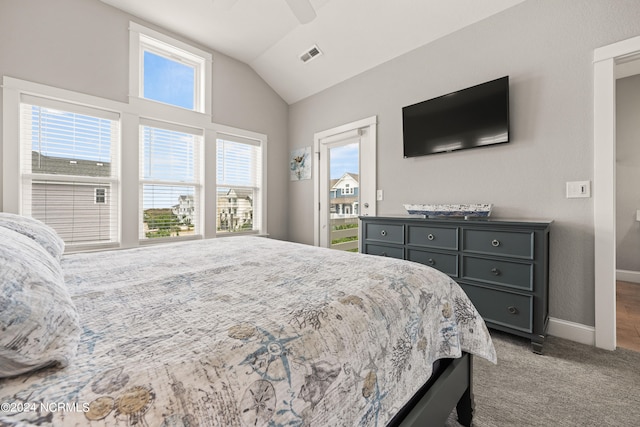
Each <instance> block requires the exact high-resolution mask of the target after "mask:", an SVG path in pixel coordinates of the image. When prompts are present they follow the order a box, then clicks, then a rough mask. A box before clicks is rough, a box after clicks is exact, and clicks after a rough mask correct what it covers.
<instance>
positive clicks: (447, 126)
mask: <svg viewBox="0 0 640 427" xmlns="http://www.w3.org/2000/svg"><path fill="white" fill-rule="evenodd" d="M402 130H403V147H404V157H417V156H424V155H427V154H436V153H445V152H449V151H455V150H463V149H466V148H475V147H484V146H487V145H492V144H501V143H504V142H509V76H505V77H502V78H499V79H496V80H492V81H490V82H486V83H482V84H479V85H477V86H473V87H469V88H466V89H462V90H459V91H457V92H453V93H450V94H448V95H443V96H439V97H437V98H433V99H429V100H426V101H422V102H419V103H417V104H413V105H409V106H406V107H404V108H403V109H402Z"/></svg>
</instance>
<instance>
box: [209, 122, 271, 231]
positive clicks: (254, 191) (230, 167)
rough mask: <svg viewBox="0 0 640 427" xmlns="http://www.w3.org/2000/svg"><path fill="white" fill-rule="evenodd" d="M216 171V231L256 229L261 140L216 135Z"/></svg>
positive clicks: (260, 173) (260, 182)
mask: <svg viewBox="0 0 640 427" xmlns="http://www.w3.org/2000/svg"><path fill="white" fill-rule="evenodd" d="M216 173H217V179H216V187H217V188H216V190H217V191H216V193H217V212H216V230H217V232H218V233H231V232H240V231H260V224H261V220H260V218H261V215H262V211H261V206H262V202H261V198H262V144H261V141H256V140H252V139H247V138H241V137H238V136H232V135H223V134H218V139H217V165H216Z"/></svg>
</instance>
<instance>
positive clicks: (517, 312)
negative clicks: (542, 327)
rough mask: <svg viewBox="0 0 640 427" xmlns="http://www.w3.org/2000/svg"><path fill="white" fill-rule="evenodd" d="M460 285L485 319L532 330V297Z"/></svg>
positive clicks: (523, 329) (524, 330)
mask: <svg viewBox="0 0 640 427" xmlns="http://www.w3.org/2000/svg"><path fill="white" fill-rule="evenodd" d="M461 286H462V289H464V291H465V292H466V293H467V295H468V296H469V299H471V302H472V303H473V305H474V306H475V307H476V309H477V310H478V313H480V315H481V316H482V317H483V319H484V320H485V321H487V322H493V323H496V324H498V325H502V326H507V327H510V328H514V329H517V330H520V331H523V332H529V333H530V332H532V331H533V317H532V313H533V297H531V296H527V295H520V294H515V293H511V292H504V291H497V290H494V289H487V288H481V287H479V286H473V285H468V284H461Z"/></svg>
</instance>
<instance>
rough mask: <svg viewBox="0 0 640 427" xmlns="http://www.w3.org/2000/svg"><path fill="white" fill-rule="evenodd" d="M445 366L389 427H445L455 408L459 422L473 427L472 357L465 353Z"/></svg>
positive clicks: (450, 360) (449, 360)
mask: <svg viewBox="0 0 640 427" xmlns="http://www.w3.org/2000/svg"><path fill="white" fill-rule="evenodd" d="M444 363H445V365H444V366H443V368H442V369H443V370H441V372H440V374H439V375H437V376H436V377H435V378H432V379H431V380H429V382H427V384H425V385H424V387H422V389H421V390H420V391H419V392H418V393H417V394H416V395H415V396H414V397H413V399H412V400H411V401H410V402H409V403H408V404H407V406H405V407H404V408H403V409H402V411H400V413H398V414H397V416H396V417H394V418H393V419H392V420H391V422H390V423H389V424H388V427H410V426H411V427H423V426H427V425H428V426H444V424H445V422H446V421H447V418H448V417H449V415H450V414H451V411H452V410H453V408H454V407H455V408H456V410H457V412H458V422H459V423H460V424H462V425H463V426H466V427H470V426H471V421H472V419H473V410H474V402H473V379H472V375H473V357H472V356H471V354H469V353H463V354H462V357H460V358H459V359H444Z"/></svg>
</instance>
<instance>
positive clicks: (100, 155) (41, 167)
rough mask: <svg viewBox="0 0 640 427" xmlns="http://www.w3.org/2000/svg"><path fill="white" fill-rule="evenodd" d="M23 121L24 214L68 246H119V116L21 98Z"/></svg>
mask: <svg viewBox="0 0 640 427" xmlns="http://www.w3.org/2000/svg"><path fill="white" fill-rule="evenodd" d="M20 118H21V126H20V147H21V150H20V159H21V160H20V175H21V185H22V191H21V195H22V203H21V209H22V213H23V214H25V215H29V216H32V217H34V218H37V219H39V220H42V221H44V222H45V223H46V224H48V225H50V226H51V227H53V228H54V229H55V230H56V231H57V232H58V234H59V235H60V236H61V237H62V238H63V239H64V241H65V243H66V244H67V246H69V247H73V246H77V245H95V244H98V245H99V244H106V243H116V242H118V239H119V232H118V222H119V221H118V206H117V201H118V176H119V174H118V158H119V156H118V142H119V138H120V124H119V115H118V114H117V113H114V112H110V111H105V110H100V109H96V108H90V107H85V106H81V105H75V104H71V103H66V102H61V101H56V100H51V99H46V98H39V97H35V96H30V95H24V94H23V95H22V97H21V104H20ZM98 195H100V198H99V199H98ZM97 201H98V202H97Z"/></svg>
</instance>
